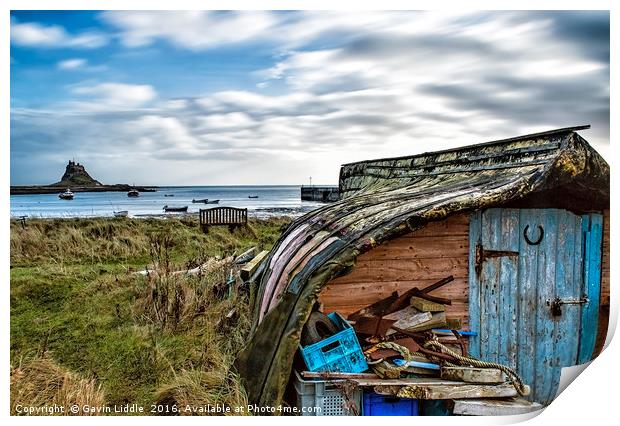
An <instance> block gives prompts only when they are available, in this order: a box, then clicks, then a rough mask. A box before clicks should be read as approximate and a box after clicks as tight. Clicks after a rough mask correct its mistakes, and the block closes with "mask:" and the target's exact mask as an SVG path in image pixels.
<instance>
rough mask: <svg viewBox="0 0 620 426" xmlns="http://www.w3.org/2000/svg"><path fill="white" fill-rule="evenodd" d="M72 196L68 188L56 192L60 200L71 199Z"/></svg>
mask: <svg viewBox="0 0 620 426" xmlns="http://www.w3.org/2000/svg"><path fill="white" fill-rule="evenodd" d="M73 196H74V194H73V192H71V190H70V189H69V188H67V190H66V191H65V192H63V193H62V194H58V198H60V199H61V200H73Z"/></svg>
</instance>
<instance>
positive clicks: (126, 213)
mask: <svg viewBox="0 0 620 426" xmlns="http://www.w3.org/2000/svg"><path fill="white" fill-rule="evenodd" d="M114 216H115V217H127V216H129V211H127V210H121V211H118V212H114Z"/></svg>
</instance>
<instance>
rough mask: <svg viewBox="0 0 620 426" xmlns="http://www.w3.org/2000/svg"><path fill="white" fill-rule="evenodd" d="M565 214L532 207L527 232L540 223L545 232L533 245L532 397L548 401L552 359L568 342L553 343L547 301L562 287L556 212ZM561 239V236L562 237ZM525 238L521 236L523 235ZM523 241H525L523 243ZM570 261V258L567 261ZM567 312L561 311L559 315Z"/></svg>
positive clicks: (555, 377) (552, 389)
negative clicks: (534, 284)
mask: <svg viewBox="0 0 620 426" xmlns="http://www.w3.org/2000/svg"><path fill="white" fill-rule="evenodd" d="M564 214H566V213H565V212H564V211H561V210H555V209H544V210H535V213H531V215H532V216H531V219H530V220H531V221H532V222H531V225H530V227H529V231H530V232H531V235H534V236H533V237H530V239H533V238H536V236H537V235H538V225H542V227H543V229H544V231H545V235H544V238H543V240H542V241H541V242H540V244H539V245H537V246H535V247H536V251H537V253H536V261H537V263H538V268H537V269H538V270H537V285H536V294H537V300H536V305H537V306H536V311H535V316H536V331H535V333H536V334H535V344H536V350H535V356H536V358H535V361H534V371H535V375H536V376H535V383H536V394H535V397H536V398H537V399H538V400H541V401H549V402H550V401H552V400H553V398H554V396H555V394H556V391H557V386H558V384H559V379H560V369H559V367H557V365H556V362H555V358H556V356H555V354H556V353H558V352H557V351H564V350H565V347H566V346H567V345H568V346H570V345H571V342H566V341H560V342H559V346H558V345H555V344H554V343H555V342H554V339H553V336H554V329H555V328H556V325H557V318H554V317H553V316H552V315H551V309H550V308H549V306H548V305H547V301H549V302H551V301H553V300H554V299H555V297H556V287H558V286H559V287H562V286H564V284H565V283H563V282H558V281H557V280H556V278H557V277H556V263H557V262H556V260H557V254H558V253H557V249H558V245H557V241H558V238H559V235H558V215H564ZM562 237H563V238H564V237H565V235H564V236H562ZM524 240H525V238H524ZM525 244H527V242H526V243H525ZM571 263H572V260H571ZM568 315H570V313H568V312H563V314H562V316H568Z"/></svg>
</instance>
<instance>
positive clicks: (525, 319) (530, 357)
mask: <svg viewBox="0 0 620 426" xmlns="http://www.w3.org/2000/svg"><path fill="white" fill-rule="evenodd" d="M537 223H539V218H538V217H537V214H536V212H532V211H530V210H520V211H519V230H520V231H521V232H522V231H523V230H524V228H525V226H526V225H530V230H531V229H532V225H534V229H536V225H537ZM537 258H538V246H532V245H529V244H527V243H526V242H525V239H524V237H523V236H522V235H520V236H519V267H518V268H519V279H518V284H517V285H518V288H519V294H518V304H519V313H518V317H517V324H515V326H516V327H517V328H518V330H519V333H518V343H517V346H518V349H517V371H518V372H519V374H520V375H521V376H522V377H523V379H524V380H525V382H526V383H528V384H529V385H530V387H531V389H532V395H531V396H530V399H534V400H535V399H536V389H537V387H536V386H537V383H536V370H535V362H536V320H537V318H536V311H537V307H538V298H537V294H536V288H537V286H538V259H537ZM506 284H508V283H506Z"/></svg>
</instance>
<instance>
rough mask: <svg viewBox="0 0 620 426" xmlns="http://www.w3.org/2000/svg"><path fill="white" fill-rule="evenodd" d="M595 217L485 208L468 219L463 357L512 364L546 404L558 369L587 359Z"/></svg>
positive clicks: (595, 276) (596, 248)
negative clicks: (467, 329) (466, 349)
mask: <svg viewBox="0 0 620 426" xmlns="http://www.w3.org/2000/svg"><path fill="white" fill-rule="evenodd" d="M601 236H602V216H601V215H598V214H590V215H585V216H578V215H575V214H573V213H571V212H568V211H566V210H560V209H500V208H496V209H488V210H484V211H478V212H475V213H473V214H472V217H471V222H470V265H469V266H470V267H469V285H470V290H469V294H470V301H469V313H470V325H471V329H472V330H474V331H477V332H478V335H477V336H475V337H472V338H470V354H471V355H473V356H475V357H477V358H480V359H482V360H485V361H492V362H499V363H502V364H505V365H508V366H510V367H513V368H515V369H516V370H517V372H518V373H519V374H520V375H521V376H522V377H523V379H524V380H525V382H526V383H527V384H529V385H530V387H531V389H532V394H531V395H530V399H532V400H535V401H538V402H540V403H543V404H548V403H550V402H551V401H552V400H553V398H554V396H555V394H556V392H557V387H558V384H559V379H560V372H561V368H562V367H566V366H571V365H577V364H579V363H582V362H585V361H587V360H589V359H590V358H591V356H592V352H593V349H594V342H595V339H596V330H597V321H598V305H599V297H600V259H601Z"/></svg>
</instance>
